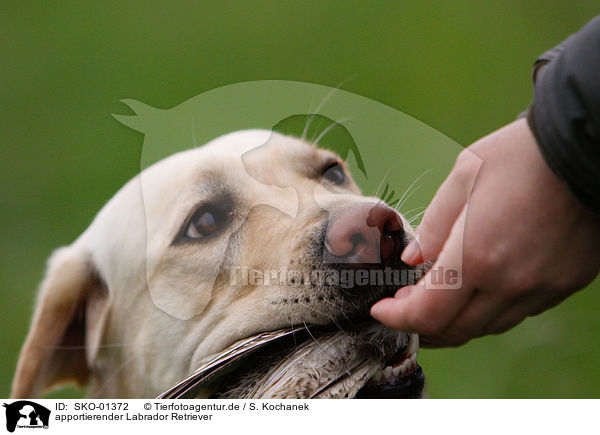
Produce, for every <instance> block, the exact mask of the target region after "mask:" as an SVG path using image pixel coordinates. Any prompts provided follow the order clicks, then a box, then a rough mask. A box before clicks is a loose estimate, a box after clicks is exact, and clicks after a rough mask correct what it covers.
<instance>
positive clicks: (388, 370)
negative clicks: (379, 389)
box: [382, 366, 393, 379]
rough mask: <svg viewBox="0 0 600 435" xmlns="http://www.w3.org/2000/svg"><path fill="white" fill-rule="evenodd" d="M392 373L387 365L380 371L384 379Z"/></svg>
mask: <svg viewBox="0 0 600 435" xmlns="http://www.w3.org/2000/svg"><path fill="white" fill-rule="evenodd" d="M392 373H393V369H392V368H391V367H390V366H387V367H386V368H384V369H383V372H382V374H383V377H384V378H386V379H387V378H389V377H391V376H392Z"/></svg>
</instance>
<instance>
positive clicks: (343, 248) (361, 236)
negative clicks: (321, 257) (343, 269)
mask: <svg viewBox="0 0 600 435" xmlns="http://www.w3.org/2000/svg"><path fill="white" fill-rule="evenodd" d="M403 240H404V226H403V225H402V220H401V219H400V216H399V215H398V213H396V211H395V210H394V209H393V208H391V207H390V206H388V205H385V204H364V205H360V206H355V207H351V208H348V209H346V210H343V211H342V212H341V213H339V214H338V215H337V216H336V217H335V218H334V220H333V222H332V223H331V224H330V226H329V228H328V230H327V234H326V237H325V249H326V250H327V252H328V253H329V254H331V255H332V256H334V257H335V260H334V261H336V262H337V261H340V262H344V263H383V262H385V261H386V260H388V259H389V258H390V256H391V255H392V254H393V253H394V252H395V251H399V249H400V245H401V244H402V242H403ZM398 255H399V254H398Z"/></svg>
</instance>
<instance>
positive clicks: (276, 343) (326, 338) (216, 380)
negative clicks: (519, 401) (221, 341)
mask: <svg viewBox="0 0 600 435" xmlns="http://www.w3.org/2000/svg"><path fill="white" fill-rule="evenodd" d="M418 348H419V339H418V335H416V334H407V333H403V332H398V331H394V330H391V329H388V328H386V327H385V326H383V325H381V324H379V323H377V322H375V321H366V322H365V321H363V322H362V323H358V324H356V325H349V326H346V325H344V327H343V328H340V327H339V325H336V326H335V327H333V326H302V327H293V328H292V327H290V328H285V329H280V330H277V331H272V332H264V333H260V334H256V335H254V336H251V337H248V338H245V339H243V340H240V341H238V342H236V343H234V344H232V345H231V346H229V347H227V348H226V349H224V350H223V351H222V352H219V353H216V354H214V355H211V356H210V357H207V358H205V359H204V360H203V361H202V362H201V363H200V365H199V367H198V369H197V370H196V371H195V372H194V373H193V374H192V375H190V376H189V377H187V378H186V379H184V380H182V381H181V382H179V383H178V384H176V385H174V386H173V387H172V388H170V389H169V390H167V391H165V392H164V393H163V394H161V395H160V396H158V398H159V399H176V398H194V397H211V398H229V399H281V398H294V399H308V398H417V397H420V396H421V392H422V389H423V384H424V374H423V371H422V370H421V368H420V367H419V365H418V364H417V353H418Z"/></svg>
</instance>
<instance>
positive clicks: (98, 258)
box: [13, 130, 418, 397]
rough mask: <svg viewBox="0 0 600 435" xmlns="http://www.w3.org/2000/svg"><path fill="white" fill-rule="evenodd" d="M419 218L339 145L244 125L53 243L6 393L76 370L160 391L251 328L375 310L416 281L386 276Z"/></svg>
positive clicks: (397, 265) (95, 385)
mask: <svg viewBox="0 0 600 435" xmlns="http://www.w3.org/2000/svg"><path fill="white" fill-rule="evenodd" d="M411 231H412V230H411V229H410V226H409V224H408V222H406V220H405V219H403V218H402V217H401V216H400V215H399V214H398V213H397V212H396V211H395V210H393V209H392V208H391V207H389V206H387V205H386V204H384V203H382V201H381V200H380V199H378V198H374V197H365V196H362V195H361V193H360V190H359V188H358V187H357V185H356V184H355V182H354V181H353V180H352V177H351V176H350V174H349V173H348V170H347V168H346V166H345V163H344V162H343V161H342V160H341V159H340V158H339V156H337V155H336V154H334V153H332V152H330V151H327V150H323V149H318V148H316V147H314V146H312V145H310V144H308V143H306V142H305V141H303V140H300V139H297V138H293V137H289V136H284V135H281V134H277V133H272V132H270V131H264V130H249V131H241V132H236V133H232V134H229V135H226V136H222V137H220V138H217V139H215V140H214V141H212V142H210V143H209V144H207V145H205V146H203V147H201V148H196V149H192V150H189V151H186V152H182V153H179V154H175V155H173V156H171V157H169V158H167V159H165V160H163V161H160V162H158V163H157V164H155V165H153V166H151V167H149V168H148V169H146V170H144V171H143V172H142V173H141V174H139V175H138V176H137V177H135V178H134V179H133V180H131V181H130V182H128V183H127V184H126V185H125V186H124V187H123V188H122V189H121V190H120V191H119V192H118V193H117V194H116V195H115V196H114V197H113V198H112V199H111V200H110V201H109V202H108V203H107V204H106V205H105V207H104V208H103V209H102V210H101V211H100V212H99V213H98V215H97V216H96V218H95V219H94V221H93V223H92V224H91V225H90V227H89V228H88V229H87V230H86V231H85V232H84V233H83V234H82V235H81V236H80V237H79V238H78V239H77V240H76V241H75V242H74V243H73V244H72V245H70V246H68V247H64V248H61V249H59V250H58V251H56V252H55V253H54V254H53V256H52V257H51V259H50V261H49V265H48V270H47V275H46V278H45V279H44V281H43V283H42V286H41V289H40V292H39V298H38V302H37V306H36V310H35V314H34V318H33V323H32V326H31V329H30V332H29V334H28V337H27V340H26V343H25V345H24V347H23V350H22V353H21V356H20V360H19V363H18V368H17V373H16V377H15V380H14V384H13V396H15V397H25V396H33V395H36V394H39V393H40V392H42V391H43V390H45V389H47V388H49V387H51V386H53V385H55V384H57V383H60V382H64V381H69V380H74V381H76V382H78V383H80V384H84V383H86V382H89V384H90V394H91V395H93V396H105V397H124V396H128V397H149V396H155V395H156V394H157V393H159V392H161V391H162V390H164V389H165V388H166V387H168V386H169V385H172V384H174V383H175V382H177V381H178V380H180V379H181V378H182V377H183V376H185V375H187V374H189V373H190V372H191V371H193V370H194V369H195V368H196V367H197V366H198V364H199V363H200V362H201V361H202V360H203V359H204V358H205V357H207V356H209V355H212V354H214V353H216V352H220V351H222V350H223V349H225V348H226V347H227V346H229V345H231V344H232V343H234V342H236V341H237V340H240V339H242V338H245V337H249V336H251V335H253V334H256V333H259V332H264V331H272V330H275V329H278V328H282V327H289V326H293V325H331V324H336V325H338V324H339V323H341V322H345V321H351V322H352V321H353V319H363V318H367V317H368V310H369V307H370V306H371V305H372V304H373V303H374V302H375V301H377V300H378V299H380V298H382V297H384V296H390V295H393V293H394V291H395V290H397V288H398V287H399V286H400V285H402V284H407V282H403V283H398V282H394V281H393V278H398V276H396V275H397V272H398V271H410V270H412V269H411V268H410V267H408V266H407V265H405V264H403V263H401V261H400V260H399V258H400V253H401V251H402V249H403V248H404V246H405V245H406V243H407V242H408V241H409V239H410V237H412V233H411ZM417 272H418V271H417ZM394 273H395V274H396V275H394V276H393V275H392V274H394ZM384 275H388V276H386V277H384V279H383V280H381V279H379V278H380V277H382V276H384ZM373 276H375V279H376V281H377V282H373ZM365 277H366V278H365ZM417 277H418V274H415V275H414V276H413V280H414V279H415V278H417ZM385 278H388V279H387V280H386V279H385ZM390 278H391V279H392V281H390ZM404 278H406V277H404Z"/></svg>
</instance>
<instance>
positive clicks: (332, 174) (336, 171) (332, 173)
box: [323, 162, 346, 186]
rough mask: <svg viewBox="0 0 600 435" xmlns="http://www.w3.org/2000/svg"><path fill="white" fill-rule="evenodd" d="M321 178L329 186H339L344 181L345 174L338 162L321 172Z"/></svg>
mask: <svg viewBox="0 0 600 435" xmlns="http://www.w3.org/2000/svg"><path fill="white" fill-rule="evenodd" d="M323 178H324V179H325V180H327V181H329V182H330V183H331V184H335V185H336V186H337V185H340V184H344V182H345V181H346V173H345V172H344V168H343V167H342V165H340V164H339V162H332V163H330V164H329V165H327V167H326V168H325V171H323Z"/></svg>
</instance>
